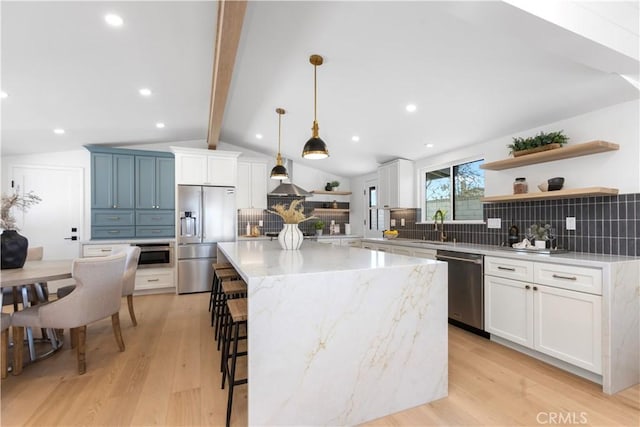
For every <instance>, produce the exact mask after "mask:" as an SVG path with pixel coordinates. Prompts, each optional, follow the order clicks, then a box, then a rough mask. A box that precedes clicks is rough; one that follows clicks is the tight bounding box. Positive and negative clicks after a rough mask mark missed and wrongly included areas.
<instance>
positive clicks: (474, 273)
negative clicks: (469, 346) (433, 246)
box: [436, 250, 489, 337]
mask: <svg viewBox="0 0 640 427" xmlns="http://www.w3.org/2000/svg"><path fill="white" fill-rule="evenodd" d="M436 258H437V259H438V260H440V261H446V262H447V263H448V264H449V268H448V271H449V323H451V324H453V325H456V326H460V327H462V328H464V329H467V330H469V331H471V332H475V333H477V334H479V335H482V336H485V337H488V336H489V334H488V333H486V332H485V331H484V274H483V273H484V272H483V263H484V262H483V259H484V257H483V255H479V254H471V253H464V252H454V251H442V250H439V251H438V254H437V255H436Z"/></svg>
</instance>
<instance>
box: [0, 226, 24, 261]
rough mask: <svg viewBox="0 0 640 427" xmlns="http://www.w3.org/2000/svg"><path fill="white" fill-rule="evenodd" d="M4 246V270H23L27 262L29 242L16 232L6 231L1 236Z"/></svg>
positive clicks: (0, 255)
mask: <svg viewBox="0 0 640 427" xmlns="http://www.w3.org/2000/svg"><path fill="white" fill-rule="evenodd" d="M0 240H1V241H2V246H1V248H0V249H1V250H2V252H0V257H1V258H2V260H1V261H2V270H6V269H9V268H22V266H23V265H24V262H25V261H26V260H27V248H28V247H29V241H28V240H27V238H26V237H24V236H21V235H20V234H18V232H17V231H16V230H4V231H3V232H2V235H0Z"/></svg>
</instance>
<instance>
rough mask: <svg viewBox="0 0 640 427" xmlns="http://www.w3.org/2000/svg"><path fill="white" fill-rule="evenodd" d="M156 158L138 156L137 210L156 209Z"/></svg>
mask: <svg viewBox="0 0 640 427" xmlns="http://www.w3.org/2000/svg"><path fill="white" fill-rule="evenodd" d="M155 190H156V158H155V157H151V156H136V209H155V207H156V197H155Z"/></svg>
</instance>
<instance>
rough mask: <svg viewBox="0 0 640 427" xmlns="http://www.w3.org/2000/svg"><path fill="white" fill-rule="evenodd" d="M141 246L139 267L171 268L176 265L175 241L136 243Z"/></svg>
mask: <svg viewBox="0 0 640 427" xmlns="http://www.w3.org/2000/svg"><path fill="white" fill-rule="evenodd" d="M133 245H134V246H138V247H139V248H140V259H139V260H138V268H171V267H173V266H174V254H173V249H174V248H173V243H171V242H166V243H164V242H163V243H156V242H154V243H134V244H133Z"/></svg>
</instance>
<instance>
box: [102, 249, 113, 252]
mask: <svg viewBox="0 0 640 427" xmlns="http://www.w3.org/2000/svg"><path fill="white" fill-rule="evenodd" d="M100 252H111V249H100Z"/></svg>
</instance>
